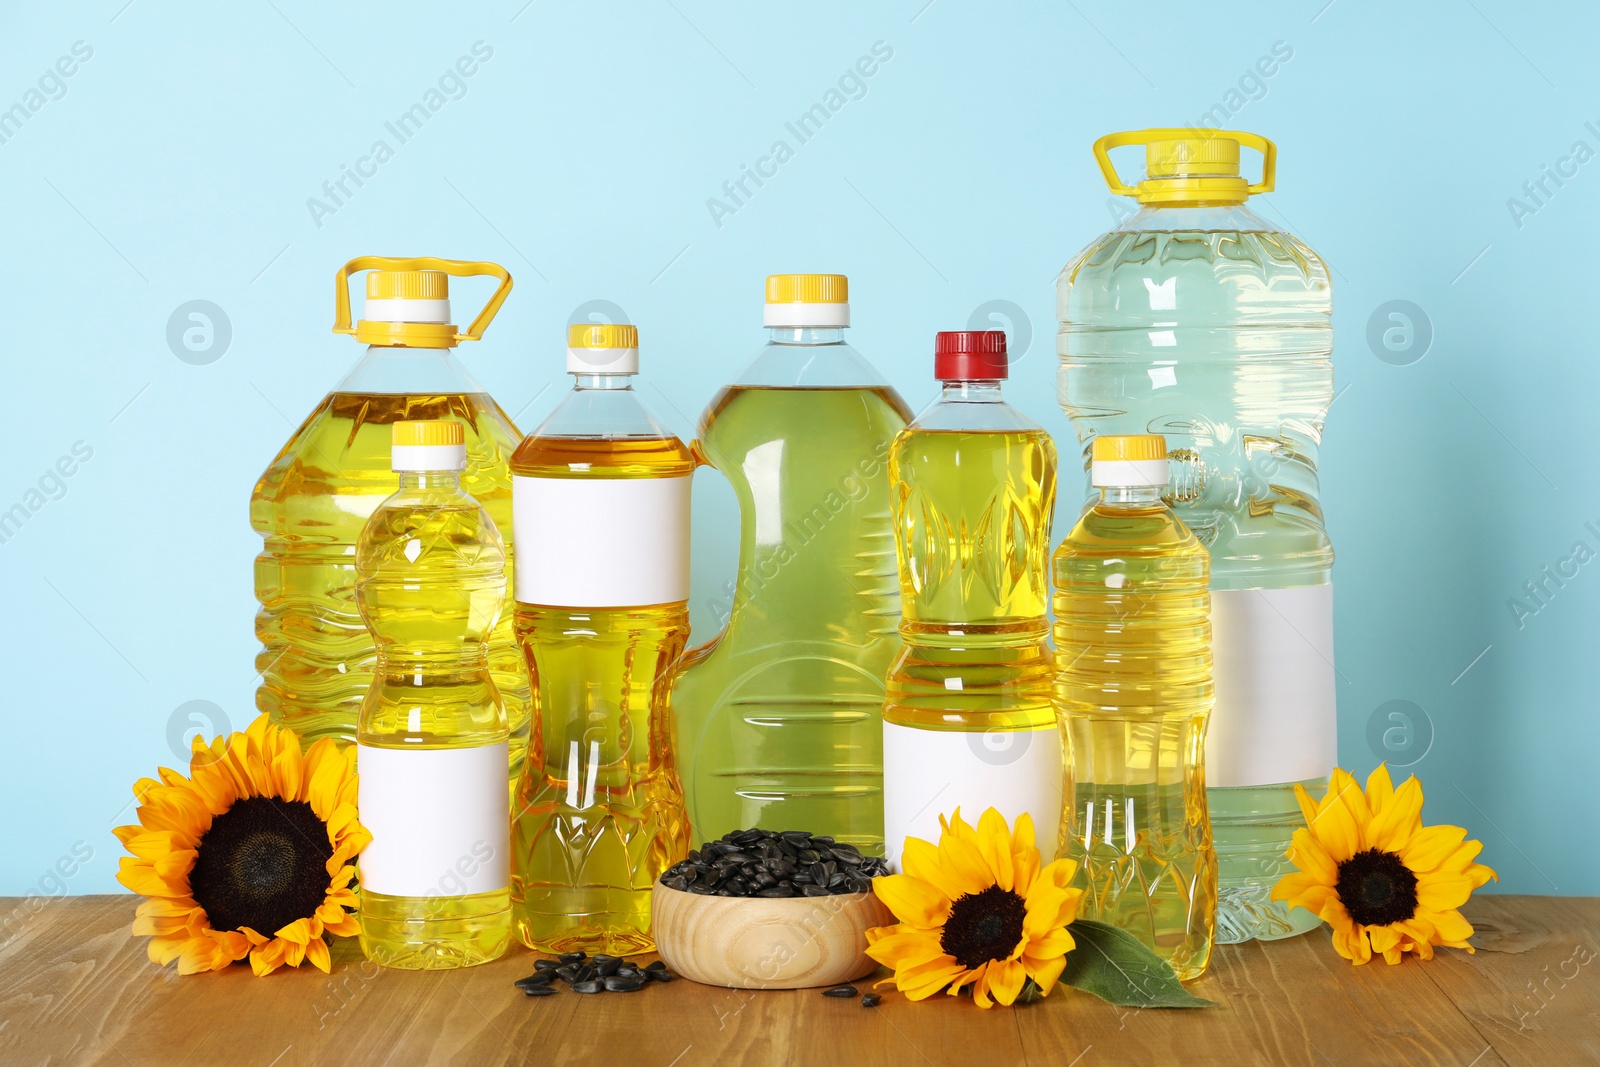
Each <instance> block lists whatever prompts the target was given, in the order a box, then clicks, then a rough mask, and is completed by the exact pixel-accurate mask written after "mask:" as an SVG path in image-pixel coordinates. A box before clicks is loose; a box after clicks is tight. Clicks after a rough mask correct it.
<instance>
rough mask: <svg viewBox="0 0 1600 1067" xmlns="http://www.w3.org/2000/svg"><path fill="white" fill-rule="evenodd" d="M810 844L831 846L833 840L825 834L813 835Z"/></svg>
mask: <svg viewBox="0 0 1600 1067" xmlns="http://www.w3.org/2000/svg"><path fill="white" fill-rule="evenodd" d="M811 843H812V844H814V845H832V844H833V838H832V837H830V836H828V835H827V834H813V835H812V837H811Z"/></svg>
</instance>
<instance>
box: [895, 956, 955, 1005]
mask: <svg viewBox="0 0 1600 1067" xmlns="http://www.w3.org/2000/svg"><path fill="white" fill-rule="evenodd" d="M965 970H966V968H965V967H963V966H961V964H959V963H957V962H956V961H955V960H954V959H952V958H951V957H949V956H942V957H940V958H939V959H936V960H931V961H930V962H928V963H924V964H920V965H918V966H916V967H907V968H903V969H900V970H897V971H895V975H894V982H895V988H896V989H898V990H900V992H901V993H903V994H905V998H906V999H907V1000H926V999H927V998H928V997H931V996H933V995H934V994H935V993H937V992H939V990H941V989H943V988H944V987H945V986H947V985H949V984H950V983H951V982H953V981H955V980H956V979H957V978H958V977H960V976H961V974H962V972H964V971H965Z"/></svg>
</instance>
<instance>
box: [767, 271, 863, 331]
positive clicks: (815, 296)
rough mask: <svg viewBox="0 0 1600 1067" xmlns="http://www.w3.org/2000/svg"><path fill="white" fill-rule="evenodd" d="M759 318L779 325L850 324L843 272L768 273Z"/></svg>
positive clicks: (833, 326) (826, 326)
mask: <svg viewBox="0 0 1600 1067" xmlns="http://www.w3.org/2000/svg"><path fill="white" fill-rule="evenodd" d="M762 320H763V321H764V322H765V323H766V324H767V325H768V326H776V327H781V328H790V327H793V328H797V329H805V328H808V327H817V328H820V329H836V328H841V327H845V326H848V325H850V280H849V279H848V278H846V277H845V276H844V275H843V274H769V275H767V304H766V308H765V310H764V311H763V313H762Z"/></svg>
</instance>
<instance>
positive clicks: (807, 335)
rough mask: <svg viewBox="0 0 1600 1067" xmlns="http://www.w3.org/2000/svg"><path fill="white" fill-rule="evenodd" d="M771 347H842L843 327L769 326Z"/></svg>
mask: <svg viewBox="0 0 1600 1067" xmlns="http://www.w3.org/2000/svg"><path fill="white" fill-rule="evenodd" d="M767 344H769V345H842V344H844V327H842V326H768V327H767Z"/></svg>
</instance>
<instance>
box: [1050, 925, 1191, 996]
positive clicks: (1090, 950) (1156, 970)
mask: <svg viewBox="0 0 1600 1067" xmlns="http://www.w3.org/2000/svg"><path fill="white" fill-rule="evenodd" d="M1067 932H1068V933H1070V934H1071V935H1072V939H1073V940H1074V941H1076V942H1077V943H1078V946H1077V948H1074V949H1073V950H1072V951H1071V952H1069V953H1067V968H1066V970H1064V971H1062V972H1061V981H1062V982H1064V983H1066V984H1067V985H1069V986H1073V987H1074V988H1076V989H1081V990H1083V991H1084V992H1085V993H1093V994H1094V995H1095V996H1097V997H1099V998H1100V999H1101V1000H1104V1001H1106V1002H1107V1003H1110V1004H1116V1005H1119V1006H1121V1007H1125V1008H1214V1007H1216V1006H1217V1002H1216V1001H1214V1000H1206V999H1205V998H1203V997H1197V996H1195V995H1194V994H1193V993H1190V992H1189V991H1188V990H1187V989H1185V988H1183V983H1181V982H1179V981H1178V976H1177V975H1175V974H1173V973H1172V968H1171V967H1170V966H1168V964H1167V962H1166V961H1165V960H1163V959H1162V958H1161V957H1160V956H1157V955H1156V954H1155V953H1154V952H1151V951H1150V950H1149V949H1148V948H1146V947H1145V946H1144V944H1143V943H1142V942H1141V941H1139V939H1138V938H1136V937H1134V936H1133V935H1132V934H1130V933H1128V932H1126V931H1124V930H1119V929H1117V928H1116V927H1115V926H1109V925H1107V924H1106V923H1100V922H1094V921H1093V920H1091V919H1079V920H1078V921H1077V922H1075V923H1073V924H1072V925H1070V926H1068V927H1067Z"/></svg>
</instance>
